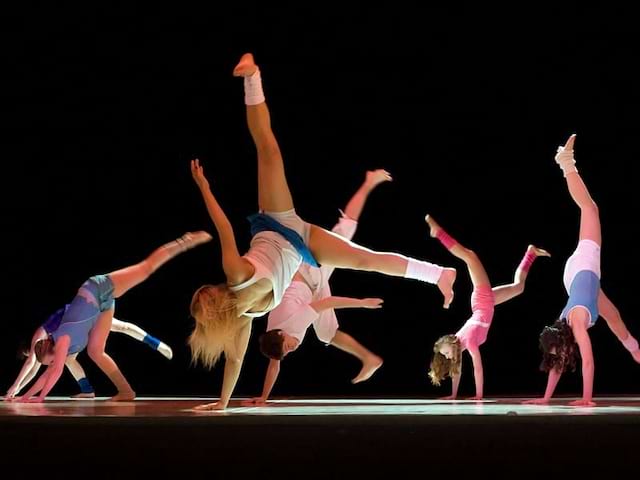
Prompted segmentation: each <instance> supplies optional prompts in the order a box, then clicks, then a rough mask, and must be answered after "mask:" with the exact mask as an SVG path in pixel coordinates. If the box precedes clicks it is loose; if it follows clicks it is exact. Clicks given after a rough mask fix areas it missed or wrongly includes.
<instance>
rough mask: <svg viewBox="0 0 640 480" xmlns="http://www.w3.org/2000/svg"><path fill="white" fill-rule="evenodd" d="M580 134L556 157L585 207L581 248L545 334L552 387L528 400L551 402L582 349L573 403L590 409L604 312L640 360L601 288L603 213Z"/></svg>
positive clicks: (567, 272)
mask: <svg viewBox="0 0 640 480" xmlns="http://www.w3.org/2000/svg"><path fill="white" fill-rule="evenodd" d="M575 138H576V136H575V135H571V136H570V137H569V139H568V140H567V142H566V144H565V145H564V147H558V152H557V154H556V157H555V161H556V163H557V164H558V165H559V166H560V169H561V170H562V172H563V174H564V177H565V179H566V182H567V187H568V189H569V194H570V195H571V198H572V199H573V201H574V202H575V203H576V205H577V206H578V207H579V208H580V232H579V236H578V246H577V248H576V250H575V251H574V252H573V254H572V255H571V256H570V257H569V258H568V259H567V263H566V264H565V268H564V276H563V281H564V286H565V289H566V290H567V294H568V295H569V299H568V300H567V304H566V306H565V307H564V309H563V310H562V313H561V314H560V319H559V320H557V321H556V322H555V323H554V324H553V325H551V326H547V327H545V328H544V329H543V331H542V333H541V334H540V349H541V350H542V357H543V358H542V364H541V366H540V368H541V370H543V371H545V372H548V373H549V376H548V380H547V388H546V390H545V393H544V397H542V398H536V399H533V400H528V401H526V402H524V403H529V404H546V403H548V402H549V400H550V399H551V397H552V396H553V392H554V391H555V388H556V386H557V385H558V381H559V380H560V377H561V375H562V373H563V372H564V371H565V370H567V369H569V370H575V364H576V357H577V353H578V351H579V352H580V357H581V358H582V398H581V399H579V400H576V401H573V402H571V403H570V405H573V406H577V407H591V406H594V405H595V402H594V401H593V374H594V361H593V351H592V350H591V340H590V338H589V333H588V329H589V328H591V327H592V326H593V325H594V324H595V323H596V320H597V319H598V316H599V315H602V318H604V319H605V321H606V322H607V325H608V326H609V328H610V329H611V331H612V332H613V333H614V335H615V336H616V337H617V338H618V340H620V342H621V343H622V345H623V346H624V347H625V348H626V349H627V350H628V351H629V353H631V356H632V357H633V359H634V360H635V361H636V362H639V363H640V349H639V348H638V341H637V340H636V339H635V338H634V337H633V336H632V335H631V334H630V333H629V330H628V329H627V327H626V326H625V324H624V322H623V321H622V317H621V316H620V312H619V311H618V309H617V308H616V306H615V305H614V304H613V303H612V302H611V300H609V297H607V296H606V295H605V293H604V292H603V291H602V289H601V288H600V246H601V245H602V233H601V229H600V213H599V211H598V207H597V205H596V203H595V202H594V201H593V199H592V198H591V195H590V194H589V190H587V186H586V185H585V184H584V182H583V180H582V178H581V177H580V174H579V173H578V170H577V168H576V166H575V163H576V162H575V159H574V158H573V145H574V142H575Z"/></svg>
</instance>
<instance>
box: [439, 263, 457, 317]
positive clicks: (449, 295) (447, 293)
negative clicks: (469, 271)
mask: <svg viewBox="0 0 640 480" xmlns="http://www.w3.org/2000/svg"><path fill="white" fill-rule="evenodd" d="M457 274H458V272H456V269H455V268H445V269H444V271H443V272H442V274H441V275H440V279H439V280H438V289H440V292H441V293H442V295H443V296H444V305H443V307H444V308H449V305H451V302H453V284H454V283H455V281H456V275H457Z"/></svg>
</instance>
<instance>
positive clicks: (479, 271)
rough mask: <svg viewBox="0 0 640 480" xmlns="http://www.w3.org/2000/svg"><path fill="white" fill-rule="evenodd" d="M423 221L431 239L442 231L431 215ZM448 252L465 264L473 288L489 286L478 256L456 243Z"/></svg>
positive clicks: (487, 277)
mask: <svg viewBox="0 0 640 480" xmlns="http://www.w3.org/2000/svg"><path fill="white" fill-rule="evenodd" d="M425 221H426V222H427V224H428V225H429V228H430V232H429V234H430V235H431V236H432V237H434V238H435V237H436V235H438V232H439V231H440V230H441V229H442V228H441V227H440V225H438V223H437V222H436V221H435V220H434V219H433V217H432V216H431V215H427V216H426V217H425ZM448 250H449V251H450V252H451V253H452V254H453V255H454V256H456V257H458V258H459V259H460V260H462V261H463V262H464V263H466V264H467V269H468V270H469V276H470V277H471V282H472V283H473V286H474V288H476V287H482V286H489V287H490V286H491V283H490V282H489V276H488V275H487V272H486V270H485V269H484V266H483V265H482V262H481V261H480V259H479V258H478V255H476V253H475V252H474V251H473V250H469V249H468V248H465V247H463V246H462V245H460V244H459V243H458V242H456V243H455V245H453V246H451V248H448Z"/></svg>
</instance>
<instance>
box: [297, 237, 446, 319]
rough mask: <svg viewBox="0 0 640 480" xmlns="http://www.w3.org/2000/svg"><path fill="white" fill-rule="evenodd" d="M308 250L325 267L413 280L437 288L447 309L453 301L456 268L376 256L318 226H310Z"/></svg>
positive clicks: (398, 255)
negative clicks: (433, 285) (430, 284)
mask: <svg viewBox="0 0 640 480" xmlns="http://www.w3.org/2000/svg"><path fill="white" fill-rule="evenodd" d="M309 248H310V249H311V251H312V253H313V255H314V257H315V258H316V259H317V260H318V262H320V263H321V264H323V265H328V266H334V267H336V268H346V269H352V270H362V271H368V272H378V273H383V274H385V275H391V276H394V277H404V278H414V279H417V280H421V281H424V282H427V283H432V284H435V285H437V286H438V288H439V289H440V291H441V292H442V294H443V295H444V297H445V308H446V307H448V306H449V304H450V303H451V300H452V299H453V283H454V282H455V278H456V271H455V269H453V268H444V267H441V266H438V265H434V264H432V263H429V262H423V261H420V260H415V259H413V258H410V257H405V256H404V255H401V254H399V253H389V252H384V253H381V252H375V251H373V250H370V249H368V248H365V247H362V246H360V245H357V244H355V243H353V242H351V241H349V240H346V239H345V238H343V237H341V236H339V235H336V234H335V233H332V232H328V231H327V230H324V229H322V228H320V227H318V226H316V225H312V226H311V233H310V235H309Z"/></svg>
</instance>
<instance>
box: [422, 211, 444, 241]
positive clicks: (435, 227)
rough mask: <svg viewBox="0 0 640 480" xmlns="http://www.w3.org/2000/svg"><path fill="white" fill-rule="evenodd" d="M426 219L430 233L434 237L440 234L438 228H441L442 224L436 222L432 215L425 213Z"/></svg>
mask: <svg viewBox="0 0 640 480" xmlns="http://www.w3.org/2000/svg"><path fill="white" fill-rule="evenodd" d="M424 221H425V222H427V225H429V235H430V236H431V237H433V238H436V235H437V234H438V230H440V225H438V222H436V221H435V220H434V219H433V217H432V216H431V215H425V217H424Z"/></svg>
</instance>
